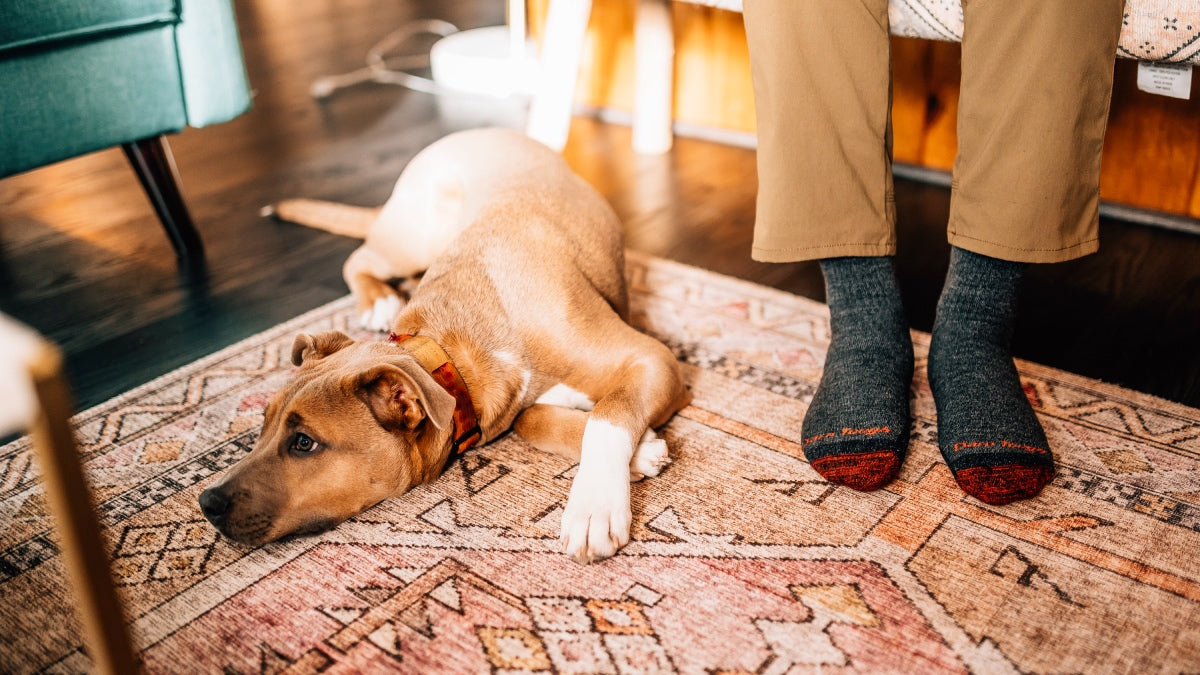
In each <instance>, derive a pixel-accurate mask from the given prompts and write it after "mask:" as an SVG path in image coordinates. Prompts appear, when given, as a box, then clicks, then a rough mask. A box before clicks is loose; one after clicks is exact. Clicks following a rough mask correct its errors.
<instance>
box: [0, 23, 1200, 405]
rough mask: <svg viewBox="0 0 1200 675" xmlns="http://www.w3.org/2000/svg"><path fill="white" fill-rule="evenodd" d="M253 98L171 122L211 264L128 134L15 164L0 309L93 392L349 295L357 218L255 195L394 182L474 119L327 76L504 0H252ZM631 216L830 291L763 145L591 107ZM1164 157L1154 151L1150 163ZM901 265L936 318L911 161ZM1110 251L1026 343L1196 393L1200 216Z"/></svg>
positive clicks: (657, 245) (667, 237) (679, 250)
mask: <svg viewBox="0 0 1200 675" xmlns="http://www.w3.org/2000/svg"><path fill="white" fill-rule="evenodd" d="M238 9H239V21H240V26H241V31H242V38H243V47H244V50H245V55H246V60H247V67H248V69H249V73H250V79H251V82H252V84H253V86H254V87H255V90H256V98H255V105H254V109H253V110H252V111H251V112H250V113H248V114H246V115H244V116H242V117H240V118H238V119H236V120H234V121H232V122H230V123H227V124H223V125H218V126H214V127H209V128H205V129H189V130H187V131H185V132H184V133H182V134H180V135H179V136H177V137H173V138H172V139H171V144H172V147H173V149H174V151H175V158H176V161H177V163H178V166H179V171H180V174H181V176H182V178H183V182H184V190H185V193H186V195H187V198H188V202H189V205H190V207H191V210H192V215H193V217H194V218H195V220H196V222H197V224H198V227H199V228H200V230H201V232H202V234H203V236H204V240H205V245H206V247H207V251H208V267H207V270H206V274H203V275H200V276H199V277H198V278H191V279H185V278H181V277H180V276H179V274H178V272H177V269H176V264H175V259H174V256H173V254H172V252H171V249H170V246H169V244H168V241H167V238H166V236H165V235H164V233H163V231H162V229H161V227H160V226H159V224H158V222H157V220H156V218H155V216H154V212H153V211H152V209H151V207H150V205H149V203H148V202H147V200H146V198H145V196H144V194H142V192H141V188H140V186H139V185H138V183H137V180H136V178H135V177H134V175H133V173H132V171H131V170H130V168H129V167H128V165H127V164H126V162H125V158H124V157H123V156H122V154H121V152H120V150H117V149H114V150H109V151H104V152H100V153H95V154H92V155H89V156H85V157H81V158H77V159H74V160H70V161H67V162H62V163H59V164H56V165H54V166H50V167H46V168H43V169H39V170H36V171H32V172H29V173H26V174H23V175H20V176H15V177H10V178H7V179H3V180H0V311H3V312H6V313H8V314H10V315H12V316H15V317H17V318H18V319H21V320H23V321H25V322H26V323H29V324H31V325H32V326H34V327H35V328H37V329H38V330H40V331H42V332H43V333H44V334H46V335H47V336H49V337H50V338H51V339H52V340H54V341H55V342H57V343H59V344H60V345H61V346H62V347H63V348H64V350H65V352H66V354H67V356H68V365H69V370H70V375H71V378H72V381H73V385H74V388H75V392H76V395H77V398H78V400H79V405H80V408H81V409H82V408H86V407H88V406H91V405H94V404H96V403H99V402H101V401H103V400H105V399H107V398H109V397H111V396H114V395H116V394H119V393H121V392H123V391H126V390H128V389H130V388H131V387H133V386H136V385H137V384H140V383H142V382H145V381H147V380H149V379H152V378H153V377H155V376H158V375H161V374H163V373H165V372H167V371H169V370H171V369H173V368H176V367H178V366H180V365H183V364H186V363H188V362H190V361H193V360H195V359H197V358H199V357H201V356H204V355H206V354H209V353H211V352H213V351H216V350H217V349H220V348H221V347H224V346H226V345H228V344H230V343H232V342H235V341H237V340H239V339H241V338H244V337H247V336H249V335H252V334H254V333H256V332H259V331H262V330H264V329H266V328H269V327H270V326H273V325H275V324H278V323H280V322H282V321H284V320H286V319H289V318H291V317H293V316H295V315H297V314H300V313H302V312H304V311H306V310H309V309H312V308H314V307H316V306H318V305H320V304H322V303H325V302H327V301H330V300H333V299H335V298H338V297H340V296H342V295H344V294H345V293H346V292H347V291H346V289H345V287H344V285H343V283H342V280H341V274H340V270H341V264H342V262H343V260H344V259H345V258H346V256H347V255H349V253H350V251H351V250H353V249H354V247H355V246H356V245H357V244H356V242H354V241H351V240H349V239H345V238H341V237H337V236H334V235H329V234H325V233H321V232H316V231H313V230H309V229H305V228H302V227H297V226H293V225H289V224H285V223H279V222H275V221H273V220H269V219H263V218H261V217H259V215H258V211H259V208H260V207H262V206H263V205H265V204H268V203H271V202H273V201H276V200H278V199H281V198H284V197H291V196H309V197H319V198H326V199H335V200H340V201H346V202H351V203H357V204H372V205H373V204H379V203H382V202H383V200H384V199H386V197H387V195H388V194H389V192H390V189H391V186H392V183H393V182H394V181H395V179H396V176H397V175H398V174H399V172H400V170H401V169H402V168H403V166H404V165H405V163H406V162H407V161H408V160H409V159H410V158H411V157H412V156H413V155H414V154H415V153H416V152H417V151H418V150H419V149H421V148H422V147H424V146H425V145H427V144H428V143H430V142H432V141H433V140H435V139H437V138H439V137H440V136H442V135H444V134H446V133H449V132H450V131H453V130H454V129H455V128H457V127H458V126H459V125H458V124H457V123H455V122H452V121H450V120H448V119H446V118H444V117H443V116H441V115H440V114H439V109H438V106H437V103H436V101H435V100H434V99H433V98H432V97H430V96H427V95H424V94H418V93H413V92H410V91H406V90H403V89H400V88H396V87H389V86H381V85H362V86H359V87H357V88H354V89H351V90H348V91H345V92H343V93H341V94H339V95H337V96H336V97H335V98H333V99H331V100H329V101H328V102H325V103H317V102H314V101H313V100H312V99H311V98H310V97H309V96H308V93H307V91H308V86H309V83H310V82H311V81H312V80H313V79H314V78H315V77H317V76H319V75H321V74H326V73H336V72H342V71H346V70H350V69H353V68H356V67H358V66H359V65H361V64H362V59H363V54H364V53H365V52H366V50H367V49H368V48H369V47H370V46H371V44H372V43H374V42H375V41H376V40H378V39H379V38H381V37H382V36H383V35H385V34H386V33H387V32H389V31H390V30H392V29H393V28H394V27H398V26H400V25H402V24H404V23H405V22H407V21H410V20H413V19H417V18H442V19H446V20H449V21H451V22H453V23H455V24H457V25H458V26H460V27H463V28H466V27H473V26H480V25H488V24H495V23H500V22H501V21H502V20H503V4H502V3H500V2H497V1H493V2H479V1H466V0H459V1H454V2H437V1H435V0H423V1H414V2H398V1H396V0H340V1H339V2H337V3H333V2H313V3H294V2H290V1H288V0H247V1H245V2H238ZM565 154H566V156H567V158H568V160H569V161H570V162H571V164H572V166H574V167H575V169H576V170H577V171H578V172H579V173H580V174H581V175H583V176H584V177H585V178H586V179H588V180H589V181H591V182H592V183H593V184H594V185H596V187H597V188H598V189H599V190H600V191H601V192H602V193H604V194H605V195H606V196H607V197H608V198H609V200H610V201H611V202H612V204H613V205H614V207H615V208H616V210H617V212H618V213H619V214H620V215H621V216H622V218H623V219H624V220H625V222H626V223H627V228H628V229H627V231H628V245H629V246H630V247H632V248H635V249H639V250H642V251H646V252H649V253H652V254H655V255H660V256H663V257H668V258H673V259H675V260H679V261H681V262H684V263H688V264H692V265H697V266H700V267H705V268H708V269H712V270H716V271H718V272H723V273H726V274H731V275H734V276H738V277H742V278H745V279H748V280H751V281H755V282H758V283H763V284H768V285H771V286H775V287H778V288H781V289H784V290H788V291H792V292H795V293H800V294H802V295H806V296H809V297H814V298H817V299H821V298H822V296H823V287H822V282H821V276H820V272H819V270H818V269H817V267H816V265H815V264H812V263H801V264H786V265H767V264H761V263H755V262H752V261H751V260H750V258H749V247H750V237H751V230H752V226H753V221H754V192H755V188H756V185H755V170H754V154H753V152H751V151H747V150H744V149H738V148H733V147H728V146H722V145H718V144H714V143H708V142H703V141H697V140H688V139H679V140H678V141H677V143H676V146H675V148H674V150H673V151H672V152H671V153H670V154H668V155H666V156H663V157H639V156H637V155H635V154H634V153H633V152H632V151H631V150H630V132H629V130H628V129H627V128H624V127H620V126H612V125H607V124H603V123H600V122H597V121H594V120H590V119H583V118H577V119H576V120H575V121H574V124H573V126H572V132H571V141H570V144H569V145H568V147H567V150H566V152H565ZM1147 170H1148V171H1153V167H1147ZM896 192H897V201H898V210H899V217H900V227H901V229H902V233H901V238H900V242H901V243H900V246H901V249H900V253H899V256H898V269H899V271H900V276H901V282H902V284H903V291H904V294H905V300H906V303H907V307H908V311H909V315H910V318H911V321H912V324H913V326H914V327H916V328H919V329H922V330H928V329H929V327H930V325H931V324H932V318H933V308H934V303H935V301H936V298H937V294H938V291H939V290H940V285H941V281H942V276H943V275H944V272H945V269H946V265H947V260H948V251H949V249H948V246H947V244H946V242H945V234H944V231H945V222H946V216H947V211H948V200H949V196H948V193H947V192H946V191H945V190H944V189H941V188H937V187H932V186H928V185H923V184H918V183H911V182H907V181H898V184H897V188H896ZM1102 237H1103V239H1102V248H1101V252H1100V253H1099V254H1097V255H1094V256H1090V257H1088V258H1084V259H1082V260H1078V261H1074V262H1071V263H1064V264H1060V265H1047V266H1038V267H1036V268H1034V269H1033V270H1032V272H1031V273H1030V275H1029V277H1028V281H1027V283H1026V285H1025V289H1024V297H1023V312H1022V315H1021V324H1020V326H1019V327H1018V334H1017V343H1016V350H1017V353H1018V355H1019V356H1021V357H1023V358H1026V359H1030V360H1033V361H1038V362H1041V363H1045V364H1048V365H1051V366H1055V367H1059V368H1063V369H1066V370H1070V371H1073V372H1076V373H1081V374H1084V375H1089V376H1092V377H1096V378H1100V379H1104V380H1108V381H1114V382H1118V383H1120V384H1123V385H1125V386H1128V387H1131V388H1134V389H1138V390H1142V391H1147V392H1151V393H1155V394H1158V395H1161V396H1164V397H1166V398H1169V399H1172V400H1176V401H1180V402H1184V403H1187V404H1190V405H1193V406H1200V264H1197V261H1200V238H1197V237H1194V236H1188V235H1182V234H1175V233H1171V232H1166V231H1161V230H1152V229H1147V228H1144V227H1140V226H1135V225H1129V224H1124V223H1119V222H1105V223H1104V224H1103V225H1102Z"/></svg>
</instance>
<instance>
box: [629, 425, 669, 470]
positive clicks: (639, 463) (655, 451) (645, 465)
mask: <svg viewBox="0 0 1200 675" xmlns="http://www.w3.org/2000/svg"><path fill="white" fill-rule="evenodd" d="M670 463H671V456H670V454H669V453H668V452H667V442H666V441H664V440H663V439H661V438H659V437H658V434H656V433H654V430H653V429H647V430H646V433H644V434H642V440H641V442H640V443H638V446H637V448H636V449H635V450H634V451H633V461H631V462H630V463H629V479H630V480H634V481H638V480H641V479H642V478H644V477H645V476H650V477H651V478H653V477H655V476H657V475H658V474H660V473H662V470H663V468H664V467H666V466H667V465H668V464H670Z"/></svg>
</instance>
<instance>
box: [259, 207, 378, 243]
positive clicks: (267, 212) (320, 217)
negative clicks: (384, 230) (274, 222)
mask: <svg viewBox="0 0 1200 675" xmlns="http://www.w3.org/2000/svg"><path fill="white" fill-rule="evenodd" d="M379 211H380V208H379V207H377V208H367V207H365V206H351V205H349V204H338V203H337V202H323V201H320V200H317V199H285V200H283V201H281V202H279V203H278V204H273V205H271V206H265V207H263V209H262V211H261V214H262V215H263V217H272V216H273V217H275V218H278V219H280V220H286V221H288V222H289V223H296V224H298V225H305V226H308V227H314V228H316V229H318V230H325V231H326V232H332V233H334V234H340V235H343V236H346V237H354V238H355V239H365V238H366V236H367V230H368V229H370V227H371V223H374V222H375V219H376V218H377V217H379Z"/></svg>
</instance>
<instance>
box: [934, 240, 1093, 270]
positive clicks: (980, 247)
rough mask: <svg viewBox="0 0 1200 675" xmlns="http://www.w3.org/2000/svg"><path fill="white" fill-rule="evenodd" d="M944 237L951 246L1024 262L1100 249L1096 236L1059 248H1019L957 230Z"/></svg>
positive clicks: (1060, 258)
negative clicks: (977, 237)
mask: <svg viewBox="0 0 1200 675" xmlns="http://www.w3.org/2000/svg"><path fill="white" fill-rule="evenodd" d="M946 238H947V239H948V240H949V241H950V244H951V245H952V246H957V247H959V248H963V249H966V250H968V251H971V252H972V253H978V254H980V255H986V256H990V257H992V258H999V259H1001V260H1009V261H1012V262H1025V263H1055V262H1064V261H1067V260H1074V259H1076V258H1082V257H1083V256H1085V255H1091V254H1092V253H1095V252H1096V251H1098V250H1099V249H1100V240H1099V238H1096V237H1093V238H1091V239H1087V240H1085V241H1081V242H1078V243H1075V244H1071V245H1069V246H1063V247H1061V248H1021V247H1019V246H1009V245H1007V244H1000V243H997V242H994V241H987V240H985V239H976V238H975V237H971V236H968V235H965V234H961V233H958V232H948V233H947V236H946Z"/></svg>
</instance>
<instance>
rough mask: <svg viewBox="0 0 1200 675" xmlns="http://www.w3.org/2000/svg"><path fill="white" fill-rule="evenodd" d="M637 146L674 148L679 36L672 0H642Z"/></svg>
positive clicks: (651, 151)
mask: <svg viewBox="0 0 1200 675" xmlns="http://www.w3.org/2000/svg"><path fill="white" fill-rule="evenodd" d="M633 44H634V63H635V66H634V71H635V73H636V75H635V77H636V83H635V90H634V110H633V149H634V151H635V152H638V153H641V154H647V155H658V154H662V153H664V152H666V151H668V150H670V149H671V141H672V133H671V103H672V100H673V97H674V86H673V81H672V80H673V75H674V69H675V36H674V32H673V30H672V26H671V3H670V0H638V8H637V21H636V24H635V25H634V38H633Z"/></svg>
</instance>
